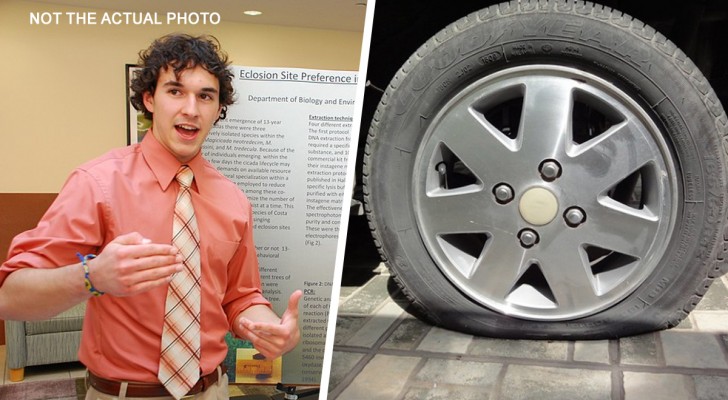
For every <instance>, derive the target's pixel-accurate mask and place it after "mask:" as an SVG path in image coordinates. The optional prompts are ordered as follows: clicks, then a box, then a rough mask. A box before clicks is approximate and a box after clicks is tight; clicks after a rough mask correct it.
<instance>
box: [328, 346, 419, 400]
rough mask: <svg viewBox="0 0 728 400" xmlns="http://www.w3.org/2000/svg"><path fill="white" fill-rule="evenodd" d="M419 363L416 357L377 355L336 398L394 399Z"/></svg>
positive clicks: (348, 399) (352, 399) (354, 399)
mask: <svg viewBox="0 0 728 400" xmlns="http://www.w3.org/2000/svg"><path fill="white" fill-rule="evenodd" d="M419 362H420V358H418V357H397V356H390V355H383V354H377V355H376V356H374V358H373V359H372V360H371V361H369V363H368V364H367V365H366V366H365V367H364V369H363V370H362V371H361V372H360V373H359V375H358V376H357V379H355V380H354V381H353V382H352V383H351V384H350V385H349V386H348V387H347V388H346V389H345V390H344V391H343V392H342V393H341V395H339V396H338V397H337V398H340V399H346V400H359V399H362V400H371V399H396V398H397V397H398V396H399V394H400V392H402V390H403V389H404V388H405V384H406V382H407V379H408V378H409V376H410V374H412V372H413V371H414V370H415V367H417V365H418V364H419Z"/></svg>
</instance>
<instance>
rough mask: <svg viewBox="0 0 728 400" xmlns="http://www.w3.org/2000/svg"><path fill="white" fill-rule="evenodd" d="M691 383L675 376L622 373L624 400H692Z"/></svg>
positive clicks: (686, 378) (687, 379) (684, 377)
mask: <svg viewBox="0 0 728 400" xmlns="http://www.w3.org/2000/svg"><path fill="white" fill-rule="evenodd" d="M694 398H695V397H694V395H693V382H692V380H691V379H690V377H689V376H686V375H677V374H652V373H643V372H625V373H624V400H646V399H649V400H692V399H694Z"/></svg>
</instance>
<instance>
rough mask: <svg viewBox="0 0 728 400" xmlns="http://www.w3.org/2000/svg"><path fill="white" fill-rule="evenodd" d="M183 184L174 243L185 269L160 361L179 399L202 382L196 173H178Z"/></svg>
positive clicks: (175, 283)
mask: <svg viewBox="0 0 728 400" xmlns="http://www.w3.org/2000/svg"><path fill="white" fill-rule="evenodd" d="M176 179H177V182H179V184H180V189H179V194H178V195H177V202H176V203H175V206H174V223H173V227H172V235H173V236H172V244H173V245H174V246H176V247H177V248H178V249H179V251H180V254H182V256H183V257H184V266H185V268H184V269H183V270H182V271H180V272H177V273H176V274H175V275H174V278H173V279H172V281H171V282H170V284H169V289H168V290H167V301H166V304H165V314H164V327H163V330H162V352H161V356H160V359H159V373H158V375H157V376H158V377H159V380H160V382H162V383H163V384H164V386H165V387H166V388H167V390H168V391H169V392H170V393H171V394H172V396H174V397H175V398H177V399H179V398H180V397H182V396H184V395H185V394H187V392H189V390H190V388H191V387H192V386H193V385H194V384H195V383H196V382H197V381H198V380H199V379H200V243H199V233H198V231H197V220H196V219H195V212H194V209H193V208H192V199H191V197H190V185H191V184H192V179H194V176H193V174H192V170H191V169H190V168H189V167H188V166H186V165H183V166H182V167H180V169H179V171H178V172H177V177H176Z"/></svg>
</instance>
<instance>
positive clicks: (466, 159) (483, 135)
mask: <svg viewBox="0 0 728 400" xmlns="http://www.w3.org/2000/svg"><path fill="white" fill-rule="evenodd" d="M433 138H435V139H436V140H439V141H440V142H442V143H444V144H445V146H447V147H448V148H449V149H450V150H451V151H452V152H453V153H454V154H455V155H457V156H458V158H460V160H462V161H463V163H464V164H465V165H466V166H467V167H468V169H470V170H471V171H472V172H473V173H474V174H475V175H476V176H478V177H479V178H480V179H481V180H483V181H485V180H486V179H487V176H489V174H492V173H493V171H494V169H504V168H505V167H504V166H503V165H502V162H508V160H511V159H512V158H513V152H514V151H515V150H516V148H515V142H514V141H512V140H511V139H508V138H507V137H505V136H504V135H503V133H501V132H500V131H498V129H496V128H495V127H494V126H493V125H491V124H490V123H489V122H488V121H486V120H485V118H483V117H482V116H481V115H479V114H476V113H473V112H471V109H470V108H469V107H468V106H467V105H466V104H462V105H460V106H458V107H456V108H455V109H453V112H451V113H448V114H447V115H445V116H444V117H443V118H442V120H441V121H440V123H439V124H438V125H437V127H436V131H435V132H434V133H433ZM486 154H487V155H488V157H484V155H486ZM494 160H498V161H497V162H494Z"/></svg>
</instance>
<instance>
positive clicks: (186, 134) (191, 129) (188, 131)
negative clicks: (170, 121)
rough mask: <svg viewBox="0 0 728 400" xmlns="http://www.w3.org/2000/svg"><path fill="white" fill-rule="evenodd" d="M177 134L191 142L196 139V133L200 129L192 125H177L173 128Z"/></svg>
mask: <svg viewBox="0 0 728 400" xmlns="http://www.w3.org/2000/svg"><path fill="white" fill-rule="evenodd" d="M174 127H175V129H176V130H177V133H179V135H180V136H181V137H182V138H183V139H186V140H192V139H194V138H196V137H197V133H198V132H200V128H198V127H196V126H194V125H188V124H178V125H175V126H174Z"/></svg>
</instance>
